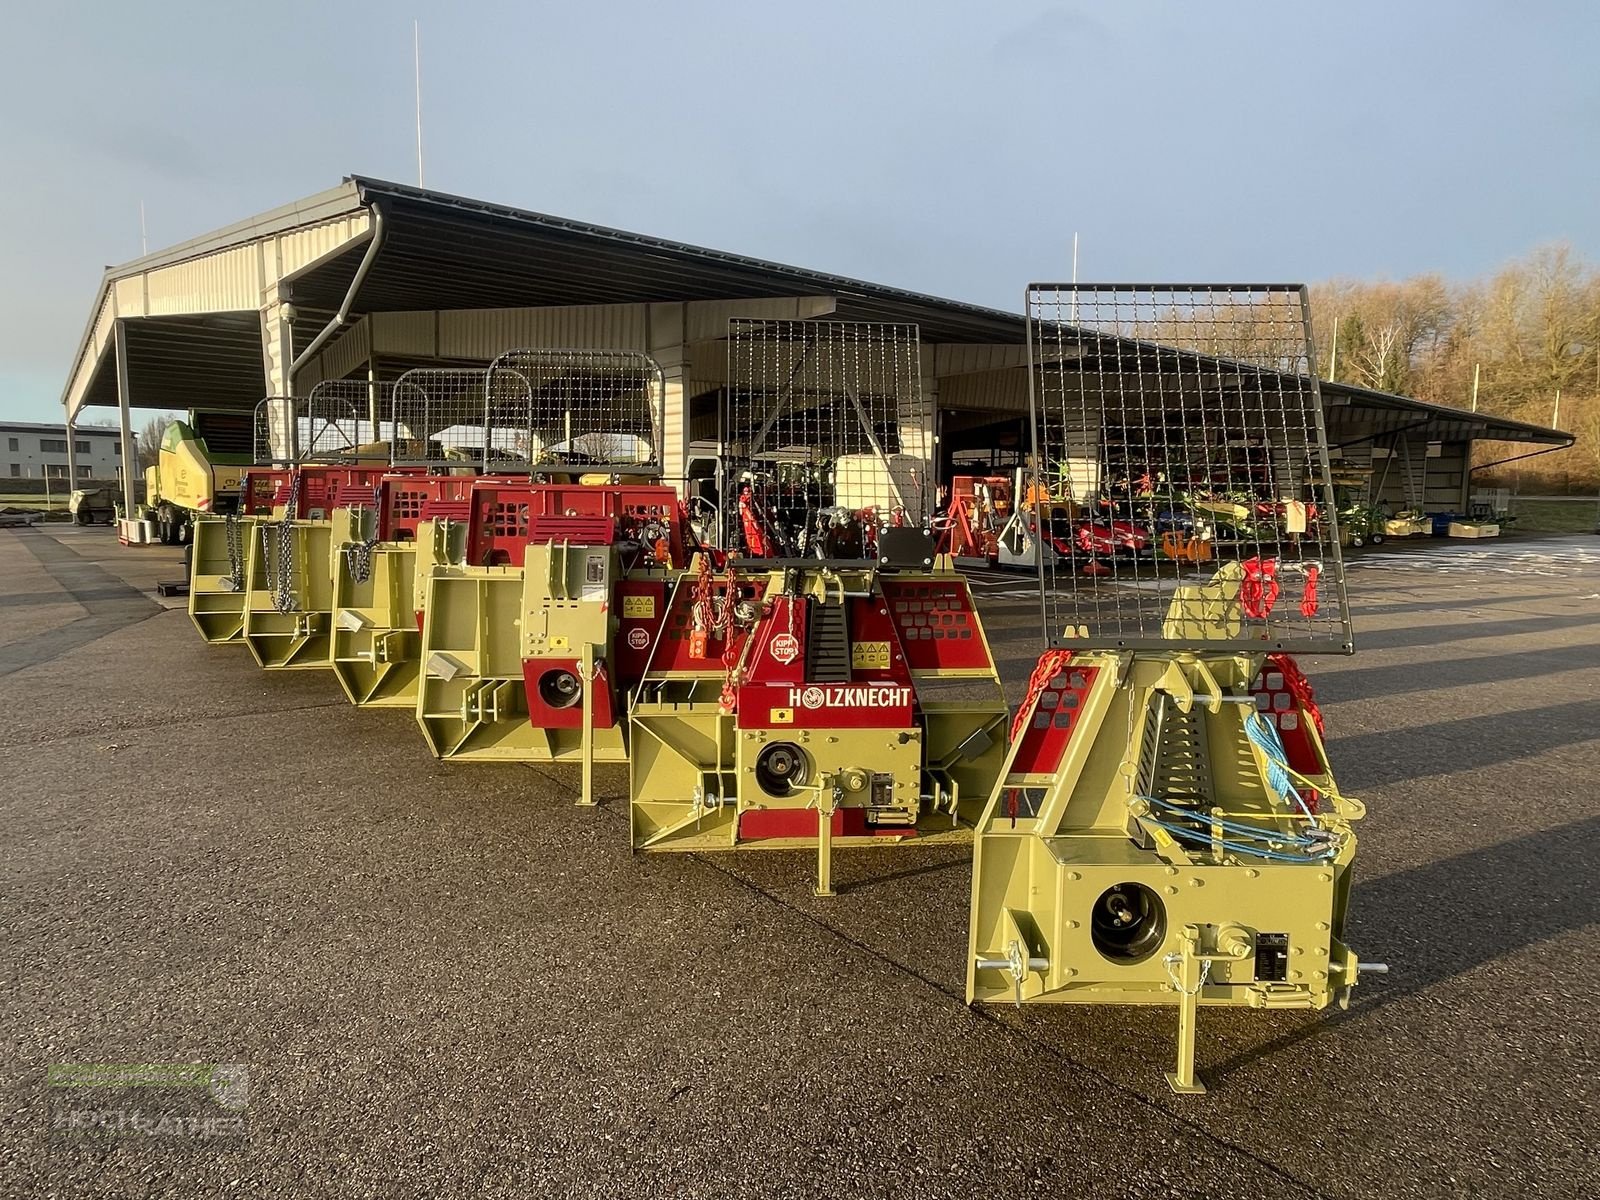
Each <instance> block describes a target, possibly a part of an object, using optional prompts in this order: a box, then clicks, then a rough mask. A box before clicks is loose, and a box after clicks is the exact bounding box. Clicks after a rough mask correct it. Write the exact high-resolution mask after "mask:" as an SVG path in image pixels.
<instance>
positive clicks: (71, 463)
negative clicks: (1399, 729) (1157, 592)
mask: <svg viewBox="0 0 1600 1200" xmlns="http://www.w3.org/2000/svg"><path fill="white" fill-rule="evenodd" d="M77 437H78V430H77V426H74V424H72V421H67V491H69V493H70V490H72V488H75V486H78V443H77ZM1462 512H1466V509H1462Z"/></svg>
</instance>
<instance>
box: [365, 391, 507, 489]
mask: <svg viewBox="0 0 1600 1200" xmlns="http://www.w3.org/2000/svg"><path fill="white" fill-rule="evenodd" d="M527 397H528V389H527V387H526V385H525V384H524V383H523V382H522V381H521V380H519V379H516V378H512V377H507V378H502V379H499V380H496V381H495V382H494V383H493V384H491V383H490V379H489V375H488V373H487V372H486V371H484V370H483V368H481V367H417V368H414V369H412V370H410V371H407V372H406V373H405V374H404V375H402V376H400V378H399V379H398V380H397V381H396V382H395V385H394V397H393V403H392V406H391V409H390V417H389V423H388V427H387V428H386V429H385V433H386V434H387V435H388V437H389V461H390V463H391V464H393V465H394V466H397V467H432V468H435V469H443V468H487V467H489V466H490V465H491V464H501V463H509V462H511V461H514V460H515V459H516V457H517V434H518V429H519V427H518V426H517V425H515V424H508V423H506V422H505V421H503V420H501V419H500V418H501V417H502V414H504V413H507V412H520V411H522V410H523V409H525V408H526V406H527V403H528V399H527Z"/></svg>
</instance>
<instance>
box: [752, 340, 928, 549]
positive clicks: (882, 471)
mask: <svg viewBox="0 0 1600 1200" xmlns="http://www.w3.org/2000/svg"><path fill="white" fill-rule="evenodd" d="M722 436H723V441H724V444H725V446H726V449H727V453H726V466H725V468H724V470H725V472H726V474H725V482H724V487H723V494H724V496H729V495H731V496H732V497H734V498H735V499H736V502H737V513H738V516H737V526H738V528H737V530H736V531H735V541H736V542H739V541H742V549H743V550H744V552H745V554H747V555H748V556H751V557H756V558H822V559H877V558H878V557H879V549H880V546H879V543H880V539H881V538H882V535H883V534H884V533H885V531H886V530H889V529H894V528H904V529H911V530H918V531H926V529H927V525H928V521H929V518H930V517H931V515H932V507H933V505H934V503H935V500H936V496H935V488H934V486H933V471H932V466H933V464H932V450H933V417H932V409H931V406H930V405H929V404H928V403H927V402H926V401H925V400H924V398H923V395H922V369H921V348H920V340H919V336H918V332H917V327H916V326H915V325H888V324H869V323H862V322H844V321H742V320H734V321H731V322H730V323H729V329H728V386H727V390H726V392H725V408H724V413H723V429H722Z"/></svg>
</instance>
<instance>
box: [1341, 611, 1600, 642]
mask: <svg viewBox="0 0 1600 1200" xmlns="http://www.w3.org/2000/svg"><path fill="white" fill-rule="evenodd" d="M1586 625H1600V614H1595V613H1584V614H1582V615H1578V616H1532V617H1512V618H1509V619H1507V620H1504V621H1486V620H1482V619H1475V618H1470V617H1469V618H1468V619H1467V620H1465V621H1452V622H1450V623H1449V624H1447V625H1424V626H1421V627H1411V628H1407V629H1375V630H1373V631H1372V632H1371V633H1366V632H1363V630H1362V628H1361V617H1360V614H1359V613H1358V614H1357V616H1356V645H1357V647H1359V648H1360V649H1362V650H1397V649H1400V648H1401V647H1405V646H1438V645H1441V644H1443V645H1454V644H1455V643H1457V642H1465V641H1470V640H1472V639H1474V638H1502V637H1523V636H1526V635H1527V634H1530V633H1554V632H1556V631H1557V630H1570V629H1582V628H1583V627H1584V626H1586Z"/></svg>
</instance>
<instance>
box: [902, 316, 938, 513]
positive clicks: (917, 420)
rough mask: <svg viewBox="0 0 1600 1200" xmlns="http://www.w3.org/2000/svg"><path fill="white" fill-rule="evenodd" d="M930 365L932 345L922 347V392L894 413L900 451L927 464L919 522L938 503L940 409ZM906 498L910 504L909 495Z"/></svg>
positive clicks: (932, 354)
mask: <svg viewBox="0 0 1600 1200" xmlns="http://www.w3.org/2000/svg"><path fill="white" fill-rule="evenodd" d="M933 367H934V348H933V347H932V346H924V347H923V348H922V381H921V388H920V391H921V395H920V396H919V398H918V400H917V402H916V403H915V404H914V405H902V411H901V412H900V413H898V414H897V417H898V419H899V422H900V452H901V453H902V454H911V455H915V456H916V457H918V458H920V459H922V460H924V461H925V462H926V463H927V464H928V466H927V478H926V479H923V480H921V481H920V483H921V490H922V511H921V512H920V513H917V514H916V518H917V519H918V520H919V521H925V520H927V519H928V518H929V517H930V516H932V515H933V511H934V509H935V508H936V507H937V506H938V503H939V444H938V440H937V438H936V437H935V432H936V430H937V428H938V422H937V419H936V417H935V414H936V413H937V412H938V409H939V379H938V376H936V375H935V374H934V373H933ZM907 500H908V503H909V497H908V498H907Z"/></svg>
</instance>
